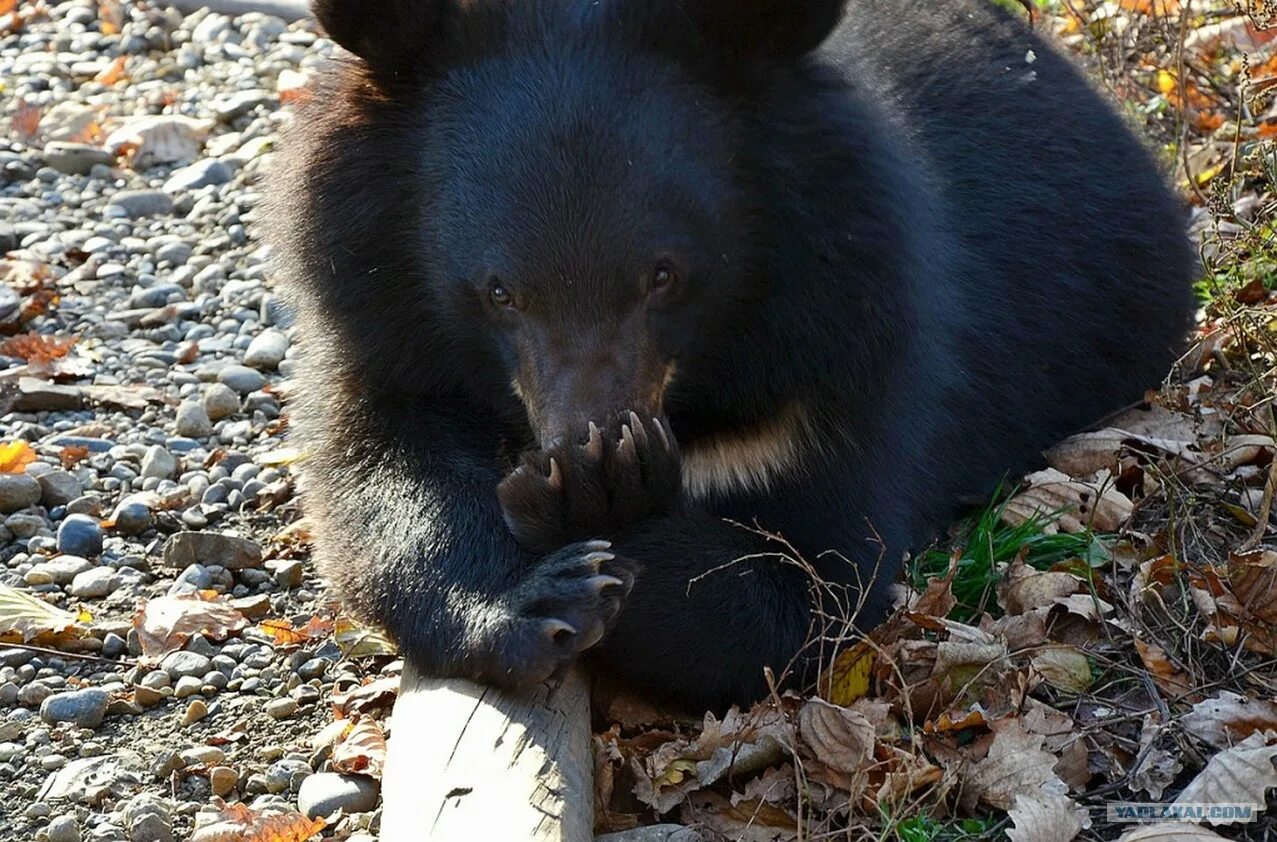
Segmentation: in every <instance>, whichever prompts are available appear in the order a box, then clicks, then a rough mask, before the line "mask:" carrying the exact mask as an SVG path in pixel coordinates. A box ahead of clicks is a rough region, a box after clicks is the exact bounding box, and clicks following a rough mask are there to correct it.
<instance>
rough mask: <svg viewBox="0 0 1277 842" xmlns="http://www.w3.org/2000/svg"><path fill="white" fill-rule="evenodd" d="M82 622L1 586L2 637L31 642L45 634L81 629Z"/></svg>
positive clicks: (44, 603)
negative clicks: (79, 626)
mask: <svg viewBox="0 0 1277 842" xmlns="http://www.w3.org/2000/svg"><path fill="white" fill-rule="evenodd" d="M79 622H80V618H79V617H77V616H76V615H75V614H72V613H70V612H68V611H63V610H62V609H61V608H57V607H55V606H53V605H50V604H49V603H47V602H44V601H43V600H40V599H36V598H35V597H34V596H32V595H31V594H29V593H27V592H26V591H20V590H18V589H17V588H13V587H10V586H9V585H3V584H0V637H5V638H7V637H9V636H10V635H16V636H17V637H18V638H20V639H21V641H22V642H24V643H25V642H27V641H30V640H33V639H35V638H36V637H39V636H40V635H42V634H61V633H63V632H66V631H69V630H71V629H73V628H75V627H77V626H78V625H79Z"/></svg>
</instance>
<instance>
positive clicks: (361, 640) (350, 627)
mask: <svg viewBox="0 0 1277 842" xmlns="http://www.w3.org/2000/svg"><path fill="white" fill-rule="evenodd" d="M333 642H334V643H336V644H337V648H339V649H340V650H341V655H342V657H343V658H376V657H385V656H393V655H397V654H399V649H398V647H396V646H395V644H394V643H393V642H391V640H390V638H388V637H386V636H385V635H384V634H382V633H381V632H379V631H376V630H375V629H368V628H364V627H363V626H358V625H355V623H353V622H352V621H351V620H350V619H348V618H346V617H338V618H337V620H336V622H335V623H334V624H333Z"/></svg>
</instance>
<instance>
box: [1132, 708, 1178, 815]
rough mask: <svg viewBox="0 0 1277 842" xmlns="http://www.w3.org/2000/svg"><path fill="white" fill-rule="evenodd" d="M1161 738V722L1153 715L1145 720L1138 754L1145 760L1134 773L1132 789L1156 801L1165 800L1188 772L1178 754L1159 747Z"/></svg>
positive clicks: (1134, 769) (1133, 770)
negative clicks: (1166, 795) (1167, 792)
mask: <svg viewBox="0 0 1277 842" xmlns="http://www.w3.org/2000/svg"><path fill="white" fill-rule="evenodd" d="M1161 735H1162V727H1161V722H1160V721H1159V720H1158V719H1157V718H1156V717H1154V716H1153V715H1151V714H1150V715H1148V716H1145V717H1144V726H1143V728H1142V729H1141V731H1140V748H1139V752H1138V754H1137V757H1142V758H1143V760H1141V761H1140V763H1139V765H1138V766H1136V767H1135V768H1133V769H1132V770H1131V777H1130V787H1131V789H1132V790H1133V791H1135V792H1145V793H1148V795H1149V797H1150V798H1152V799H1153V800H1154V801H1157V800H1160V799H1161V797H1162V793H1163V792H1165V791H1166V788H1167V787H1168V786H1170V785H1171V784H1172V783H1173V782H1174V781H1175V778H1177V777H1178V776H1179V773H1180V772H1182V771H1183V770H1184V764H1183V763H1182V762H1180V759H1179V756H1178V752H1177V751H1174V752H1173V751H1169V750H1167V749H1165V748H1162V747H1160V746H1158V745H1157V744H1156V743H1157V741H1158V739H1159V738H1160V737H1161Z"/></svg>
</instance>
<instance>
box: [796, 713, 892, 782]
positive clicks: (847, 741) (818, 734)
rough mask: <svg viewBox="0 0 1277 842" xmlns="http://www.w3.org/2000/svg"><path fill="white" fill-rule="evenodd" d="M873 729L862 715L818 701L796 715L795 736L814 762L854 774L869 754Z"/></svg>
mask: <svg viewBox="0 0 1277 842" xmlns="http://www.w3.org/2000/svg"><path fill="white" fill-rule="evenodd" d="M874 731H875V729H874V726H873V724H872V723H870V721H869V720H868V719H866V718H865V717H864V715H863V714H860V713H857V712H856V711H852V710H849V709H847V708H845V707H839V706H837V705H831V704H829V703H828V702H824V701H821V700H819V699H812V700H810V701H808V702H805V703H804V704H803V706H802V707H801V708H800V709H799V711H798V735H799V736H800V737H801V738H802V741H803V743H804V744H805V745H806V746H807V747H808V748H809V749H811V752H812V754H813V756H814V757H815V758H816V760H818V761H820V762H821V763H823V764H824V765H825V766H828V767H830V768H833V769H836V770H838V771H839V772H843V773H846V774H854V773H855V772H857V771H859V770H860V768H861V766H863V765H864V764H865V762H866V761H867V760H869V758H870V756H871V755H872V754H873V747H874Z"/></svg>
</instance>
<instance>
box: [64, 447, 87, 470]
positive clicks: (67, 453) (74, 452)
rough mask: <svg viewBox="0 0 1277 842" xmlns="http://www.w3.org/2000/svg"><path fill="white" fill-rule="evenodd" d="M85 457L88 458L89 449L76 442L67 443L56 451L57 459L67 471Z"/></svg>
mask: <svg viewBox="0 0 1277 842" xmlns="http://www.w3.org/2000/svg"><path fill="white" fill-rule="evenodd" d="M87 458H89V449H88V448H87V447H82V446H81V445H78V444H69V445H67V446H66V447H64V448H62V449H61V450H59V451H58V460H59V461H60V462H62V467H63V468H65V469H66V470H68V471H69V470H71V469H72V468H74V467H75V466H76V465H78V464H80V463H81V462H83V461H84V460H85V459H87Z"/></svg>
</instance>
